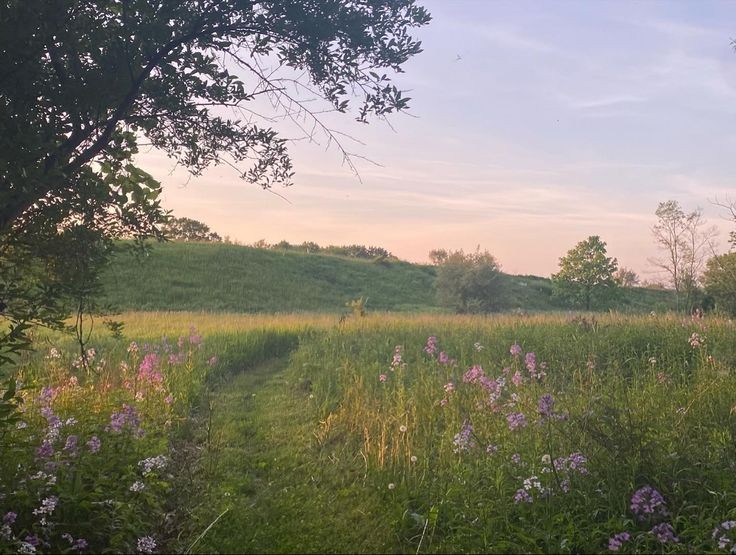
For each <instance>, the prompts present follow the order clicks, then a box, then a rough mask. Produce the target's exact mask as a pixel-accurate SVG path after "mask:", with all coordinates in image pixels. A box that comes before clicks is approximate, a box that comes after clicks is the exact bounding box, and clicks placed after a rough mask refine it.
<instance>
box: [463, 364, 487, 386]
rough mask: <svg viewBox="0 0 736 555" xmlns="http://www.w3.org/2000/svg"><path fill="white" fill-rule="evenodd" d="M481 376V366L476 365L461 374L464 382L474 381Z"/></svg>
mask: <svg viewBox="0 0 736 555" xmlns="http://www.w3.org/2000/svg"><path fill="white" fill-rule="evenodd" d="M482 376H483V368H481V367H480V366H478V365H476V366H473V367H471V368H470V370H468V371H467V372H465V374H463V382H464V383H475V382H477V381H478V380H479V379H480V378H481V377H482Z"/></svg>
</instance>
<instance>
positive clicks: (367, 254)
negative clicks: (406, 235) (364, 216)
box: [251, 239, 396, 260]
mask: <svg viewBox="0 0 736 555" xmlns="http://www.w3.org/2000/svg"><path fill="white" fill-rule="evenodd" d="M251 246H252V247H255V248H257V249H269V250H274V251H290V252H305V253H308V254H309V253H320V254H333V255H336V256H345V257H347V258H363V259H366V260H376V259H379V260H389V259H394V260H395V259H396V257H395V256H394V255H393V254H391V253H390V252H389V251H388V250H386V249H384V248H383V247H373V246H370V247H366V246H365V245H343V246H337V245H329V246H327V247H321V246H320V245H318V244H317V243H314V242H313V241H304V242H303V243H301V244H298V245H296V244H294V245H292V244H291V243H289V242H288V241H279V242H278V243H274V244H273V245H271V244H269V243H267V242H266V240H265V239H261V240H259V241H256V242H255V243H253V244H252V245H251Z"/></svg>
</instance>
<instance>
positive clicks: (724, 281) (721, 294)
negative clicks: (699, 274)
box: [703, 253, 736, 316]
mask: <svg viewBox="0 0 736 555" xmlns="http://www.w3.org/2000/svg"><path fill="white" fill-rule="evenodd" d="M703 285H704V286H705V290H706V292H707V293H708V295H710V296H711V297H713V299H714V300H715V302H716V307H717V308H719V309H721V310H723V311H724V312H727V313H728V314H731V315H734V316H736V253H729V254H721V255H719V256H714V257H712V258H710V259H709V260H708V262H707V264H706V269H705V273H704V274H703Z"/></svg>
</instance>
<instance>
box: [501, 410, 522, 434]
mask: <svg viewBox="0 0 736 555" xmlns="http://www.w3.org/2000/svg"><path fill="white" fill-rule="evenodd" d="M506 422H508V424H509V430H512V431H513V430H518V429H520V428H523V427H524V426H526V416H524V413H523V412H512V413H511V414H507V415H506Z"/></svg>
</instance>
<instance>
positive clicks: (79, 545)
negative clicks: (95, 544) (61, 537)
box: [72, 538, 89, 551]
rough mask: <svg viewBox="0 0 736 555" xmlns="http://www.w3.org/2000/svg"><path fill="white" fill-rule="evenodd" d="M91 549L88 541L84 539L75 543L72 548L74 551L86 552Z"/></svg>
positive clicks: (79, 539)
mask: <svg viewBox="0 0 736 555" xmlns="http://www.w3.org/2000/svg"><path fill="white" fill-rule="evenodd" d="M87 547H89V544H88V543H87V540H85V539H84V538H78V539H77V541H75V542H74V545H73V546H72V550H73V551H84V550H85V549H87Z"/></svg>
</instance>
